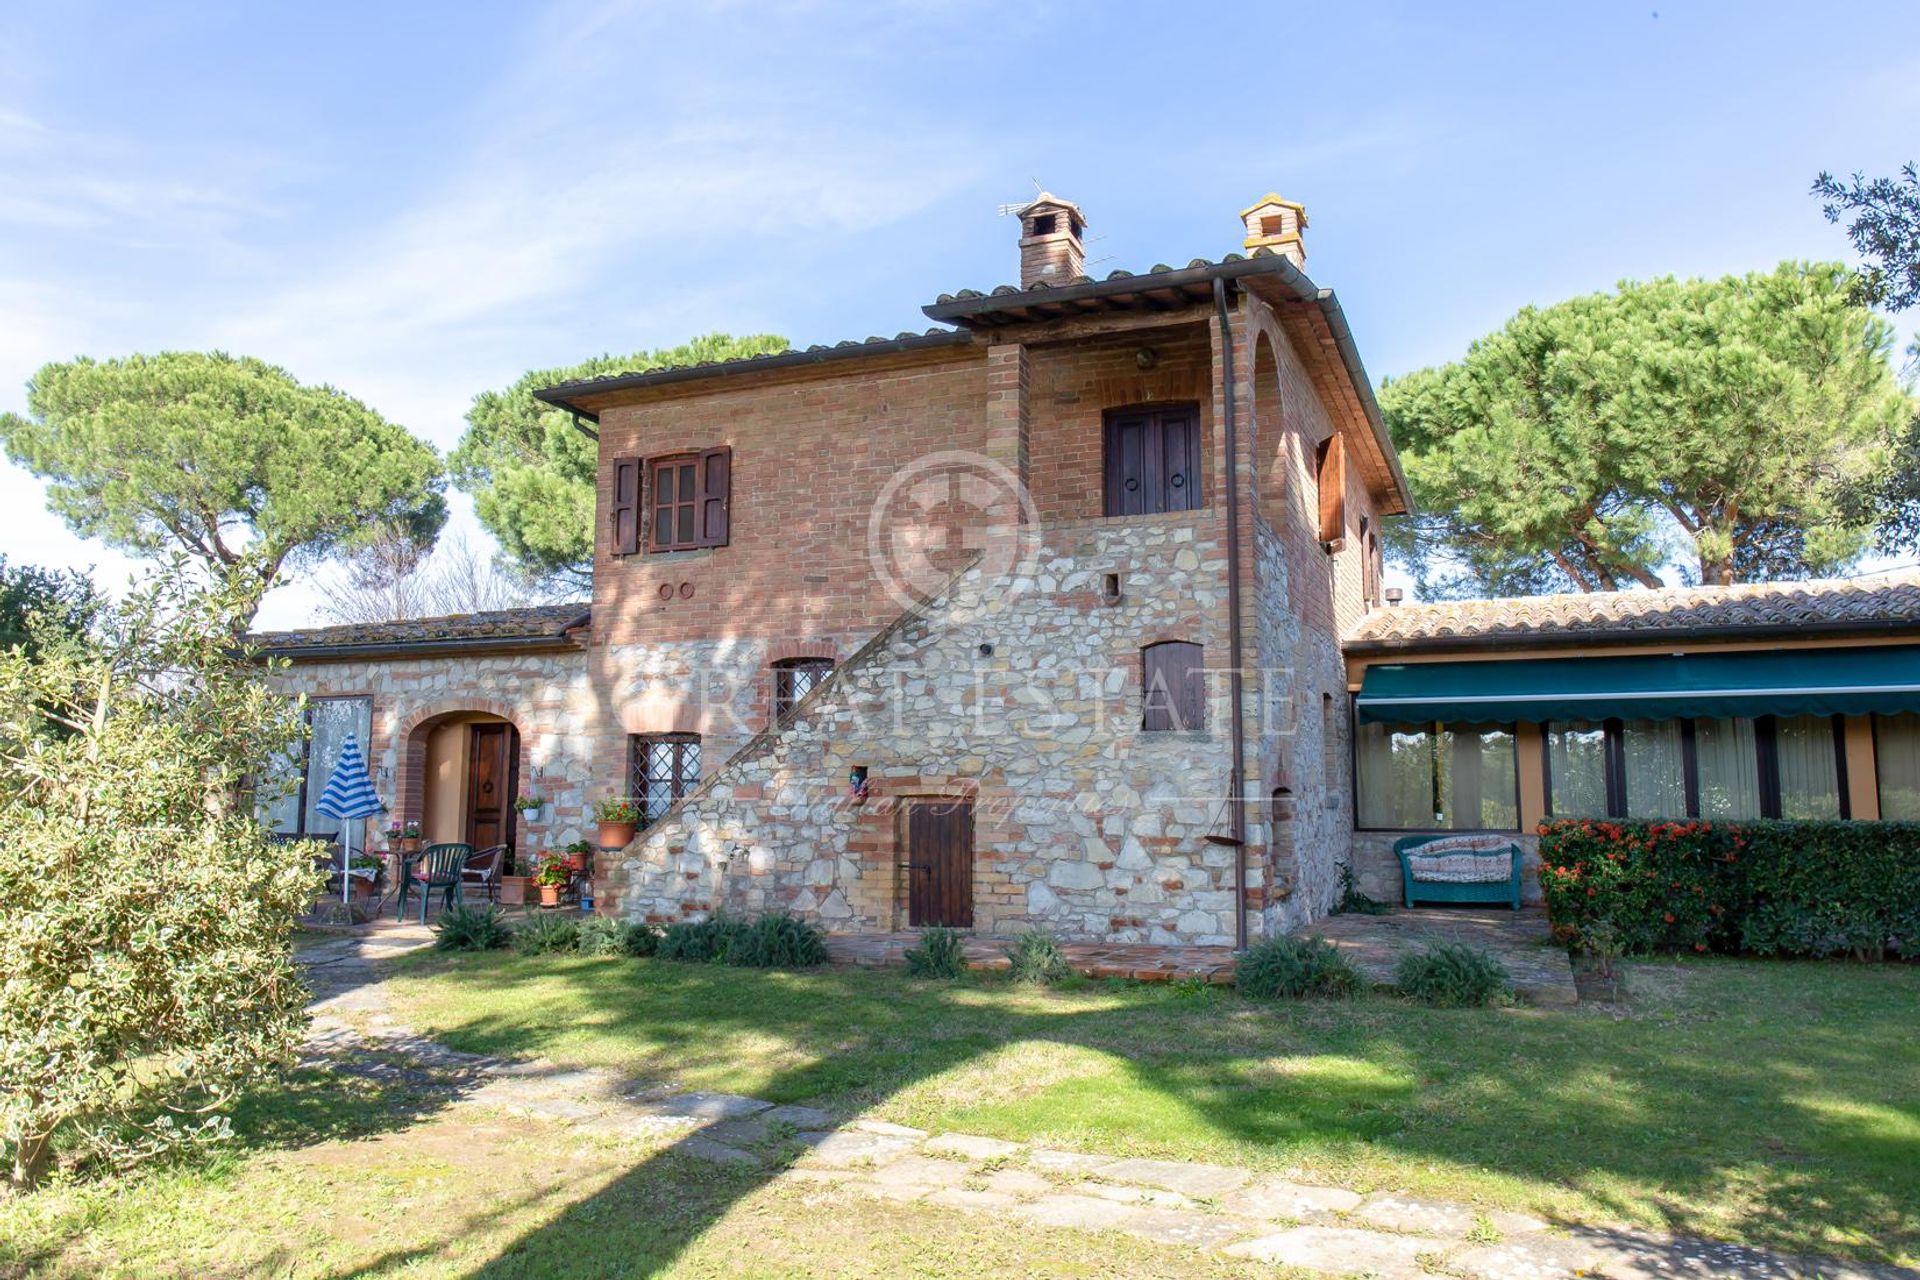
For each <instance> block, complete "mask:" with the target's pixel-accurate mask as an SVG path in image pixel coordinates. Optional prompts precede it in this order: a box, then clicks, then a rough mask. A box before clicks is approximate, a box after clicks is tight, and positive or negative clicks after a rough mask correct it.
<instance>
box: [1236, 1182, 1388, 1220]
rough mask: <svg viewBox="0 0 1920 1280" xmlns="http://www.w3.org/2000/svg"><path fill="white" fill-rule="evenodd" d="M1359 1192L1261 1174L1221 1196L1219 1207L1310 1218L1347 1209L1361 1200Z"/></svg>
mask: <svg viewBox="0 0 1920 1280" xmlns="http://www.w3.org/2000/svg"><path fill="white" fill-rule="evenodd" d="M1360 1199H1361V1197H1360V1194H1359V1193H1358V1192H1356V1191H1348V1190H1345V1189H1344V1188H1341V1187H1310V1186H1307V1185H1306V1184H1304V1183H1299V1182H1288V1181H1287V1180H1286V1179H1284V1178H1262V1179H1260V1180H1259V1181H1258V1182H1255V1183H1254V1184H1253V1185H1252V1186H1250V1187H1243V1188H1241V1189H1240V1190H1239V1191H1236V1192H1234V1193H1233V1194H1232V1195H1228V1196H1223V1197H1221V1200H1220V1208H1221V1211H1222V1212H1225V1213H1237V1214H1240V1215H1242V1216H1244V1217H1248V1218H1310V1217H1314V1216H1317V1215H1321V1214H1330V1213H1346V1212H1348V1211H1349V1210H1351V1209H1353V1208H1354V1207H1355V1206H1356V1205H1358V1204H1359V1203H1360Z"/></svg>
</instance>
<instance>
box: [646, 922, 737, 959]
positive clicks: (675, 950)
mask: <svg viewBox="0 0 1920 1280" xmlns="http://www.w3.org/2000/svg"><path fill="white" fill-rule="evenodd" d="M746 927H747V926H746V924H745V923H744V922H742V921H739V920H735V919H734V918H733V917H732V916H729V915H728V914H727V913H726V912H724V911H716V912H714V913H713V914H712V915H710V916H708V917H707V918H706V919H705V920H681V921H679V922H677V923H675V924H670V925H668V926H667V931H666V933H665V934H664V935H663V936H662V937H661V939H660V945H659V947H658V948H656V949H655V951H654V954H655V955H657V956H659V957H660V959H662V960H682V961H687V962H689V963H693V964H702V963H716V962H718V961H720V960H723V959H724V958H725V957H726V954H727V950H728V948H729V947H731V946H732V945H733V940H734V938H735V937H736V936H737V935H738V934H739V933H740V931H741V930H743V929H745V928H746Z"/></svg>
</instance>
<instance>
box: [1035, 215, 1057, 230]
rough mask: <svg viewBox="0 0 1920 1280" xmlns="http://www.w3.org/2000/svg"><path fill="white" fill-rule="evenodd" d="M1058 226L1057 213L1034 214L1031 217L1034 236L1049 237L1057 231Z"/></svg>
mask: <svg viewBox="0 0 1920 1280" xmlns="http://www.w3.org/2000/svg"><path fill="white" fill-rule="evenodd" d="M1059 226H1060V215H1059V214H1057V213H1036V214H1035V215H1033V234H1034V235H1036V236H1050V235H1052V234H1053V233H1054V232H1055V231H1056V230H1058V229H1059Z"/></svg>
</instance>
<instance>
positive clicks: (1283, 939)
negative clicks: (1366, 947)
mask: <svg viewBox="0 0 1920 1280" xmlns="http://www.w3.org/2000/svg"><path fill="white" fill-rule="evenodd" d="M1233 982H1234V986H1236V987H1238V988H1239V989H1240V994H1242V995H1245V996H1251V997H1253V998H1254V999H1256V1000H1273V999H1277V998H1280V997H1287V998H1290V999H1299V998H1301V997H1303V996H1333V997H1344V996H1352V995H1358V994H1359V993H1360V992H1361V991H1362V990H1364V989H1365V987H1366V985H1367V983H1366V979H1365V978H1362V977H1361V976H1360V971H1359V970H1358V969H1356V968H1354V967H1353V964H1352V962H1351V961H1349V960H1348V959H1347V958H1346V957H1345V956H1343V955H1341V954H1340V952H1339V951H1338V950H1336V949H1335V947H1334V945H1333V944H1332V943H1331V942H1328V941H1327V940H1326V939H1324V938H1301V937H1295V936H1293V935H1292V934H1282V935H1281V936H1280V937H1277V938H1268V939H1266V940H1265V941H1262V942H1256V943H1255V944H1253V945H1252V946H1251V947H1248V948H1247V950H1246V953H1245V954H1244V955H1242V956H1241V957H1240V963H1239V964H1237V965H1235V966H1234V978H1233Z"/></svg>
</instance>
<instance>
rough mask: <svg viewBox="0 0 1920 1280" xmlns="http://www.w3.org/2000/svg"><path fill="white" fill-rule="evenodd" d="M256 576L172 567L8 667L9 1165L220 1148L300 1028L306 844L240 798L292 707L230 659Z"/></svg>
mask: <svg viewBox="0 0 1920 1280" xmlns="http://www.w3.org/2000/svg"><path fill="white" fill-rule="evenodd" d="M258 573H259V571H258V569H257V568H254V569H253V570H252V571H251V572H244V573H241V574H237V575H235V576H234V577H233V578H229V579H223V580H222V581H221V583H220V584H219V585H217V586H214V587H211V588H210V587H207V586H205V585H204V576H203V575H198V574H194V573H191V572H189V571H188V566H187V564H186V563H185V561H184V558H183V557H176V558H175V559H174V560H173V561H172V562H170V563H169V564H168V565H167V566H166V568H165V569H163V570H162V571H160V572H159V573H158V574H157V575H155V577H154V578H153V579H152V580H151V581H149V582H147V583H145V584H143V585H141V586H138V587H136V589H135V590H134V591H133V592H132V593H131V594H130V595H129V597H128V599H127V600H126V601H125V603H123V604H121V605H119V606H116V607H114V608H113V609H112V610H111V611H110V612H109V613H108V614H107V615H106V616H104V617H103V618H102V619H101V622H100V625H99V626H98V627H97V628H96V630H95V632H94V633H93V634H91V635H86V634H75V633H73V632H71V631H61V632H51V631H49V632H47V633H44V634H42V635H40V636H38V637H37V639H38V645H37V651H34V652H29V650H28V649H27V647H25V646H15V647H12V648H10V649H7V650H5V651H4V652H0V1158H4V1160H5V1162H6V1164H7V1165H8V1167H9V1177H8V1185H9V1186H10V1187H11V1188H13V1189H15V1190H19V1189H24V1188H27V1187H31V1186H32V1185H34V1184H35V1183H36V1182H37V1181H39V1180H40V1179H41V1178H42V1177H43V1176H44V1175H45V1173H46V1172H47V1171H48V1169H49V1168H50V1166H51V1164H52V1162H53V1160H54V1158H55V1156H56V1154H59V1155H61V1156H63V1157H65V1158H69V1159H72V1160H75V1161H87V1160H91V1161H104V1162H109V1163H113V1164H124V1163H130V1162H133V1161H137V1160H140V1159H143V1158H145V1157H148V1156H152V1155H156V1154H158V1153H160V1152H163V1151H166V1150H169V1149H173V1148H177V1147H180V1146H182V1145H191V1144H195V1143H203V1142H209V1141H212V1140H215V1139H217V1138H219V1137H220V1136H222V1135H223V1134H224V1133H225V1132H226V1119H225V1111H226V1108H227V1106H228V1104H229V1103H231V1102H232V1101H233V1100H234V1098H235V1096H236V1094H237V1093H238V1091H239V1090H240V1089H242V1088H243V1087H244V1086H246V1085H247V1084H248V1083H249V1082H250V1081H254V1080H257V1079H260V1078H261V1077H262V1076H263V1075H265V1074H266V1073H269V1072H271V1071H273V1070H275V1069H276V1068H278V1067H279V1066H281V1065H282V1064H284V1063H286V1062H288V1061H289V1059H290V1058H291V1056H292V1054H293V1052H294V1050H295V1049H296V1047H297V1046H298V1044H299V1042H300V1039H301V1034H302V1030H303V1027H304V1024H305V1016H304V1013H303V1007H304V1005H305V1001H306V995H305V992H304V991H303V990H302V988H301V985H300V983H299V981H298V980H297V978H296V976H295V972H294V969H293V966H292V954H291V940H292V928H293V922H294V919H295V917H296V916H297V915H298V913H299V912H300V910H301V909H302V908H303V906H304V905H305V904H306V903H307V902H308V901H310V899H311V897H312V895H313V893H314V892H315V890H316V888H317V885H316V883H315V880H316V873H315V872H314V870H313V864H312V853H313V851H314V847H313V846H311V845H306V846H302V845H276V844H274V843H272V842H270V841H269V839H268V838H267V834H266V832H265V830H264V829H263V828H262V826H261V824H260V823H259V822H258V821H257V820H256V819H255V817H254V811H253V806H252V805H251V804H249V803H247V802H246V791H245V788H246V786H247V782H248V778H249V775H250V774H251V773H252V771H253V769H254V767H255V763H256V762H258V761H262V760H267V759H270V758H272V757H273V755H274V754H275V753H276V752H279V751H282V750H284V748H285V746H286V744H287V743H288V742H289V741H291V740H293V739H294V738H295V736H296V735H297V733H298V732H299V729H298V723H299V721H298V708H297V707H294V706H292V705H290V704H289V702H288V700H287V699H285V698H284V697H282V696H278V695H276V694H274V693H272V692H271V691H270V690H269V689H268V687H267V684H266V682H265V680H264V679H263V678H262V677H263V668H262V667H261V666H260V665H258V664H255V663H252V662H249V661H248V655H246V654H244V653H238V652H235V651H234V649H233V644H232V636H233V635H234V631H235V619H236V618H237V617H239V616H242V615H246V614H250V613H251V611H252V608H253V605H254V603H255V601H256V599H257V593H258V582H259V577H258Z"/></svg>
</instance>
